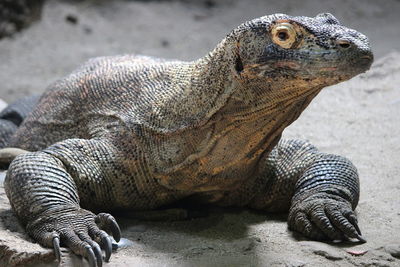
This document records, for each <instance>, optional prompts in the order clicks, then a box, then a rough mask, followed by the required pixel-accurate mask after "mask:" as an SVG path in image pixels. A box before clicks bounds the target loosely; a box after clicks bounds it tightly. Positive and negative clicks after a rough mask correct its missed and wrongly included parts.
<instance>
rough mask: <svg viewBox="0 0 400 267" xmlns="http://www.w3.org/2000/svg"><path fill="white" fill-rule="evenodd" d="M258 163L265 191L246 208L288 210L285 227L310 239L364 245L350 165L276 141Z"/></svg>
mask: <svg viewBox="0 0 400 267" xmlns="http://www.w3.org/2000/svg"><path fill="white" fill-rule="evenodd" d="M260 164H261V166H260V172H261V175H260V178H259V179H262V180H263V181H264V182H263V183H262V182H259V183H260V184H262V185H263V187H264V189H263V190H262V191H260V192H259V193H258V195H256V196H255V197H254V198H253V199H252V201H251V203H250V204H249V205H250V206H251V207H253V208H257V209H265V210H270V211H278V210H284V209H287V208H289V206H290V209H289V219H288V224H289V228H290V229H292V230H295V231H298V232H301V233H303V234H304V235H305V236H307V237H310V238H312V239H317V240H324V239H325V240H326V239H331V240H343V239H346V238H356V239H358V240H360V241H363V242H365V240H364V239H363V238H362V237H361V232H360V229H359V227H358V225H357V218H356V215H355V213H354V209H355V208H356V206H357V203H358V198H359V180H358V174H357V170H356V168H355V167H354V166H353V164H352V163H351V162H350V161H349V160H347V159H345V158H343V157H341V156H337V155H331V154H325V153H321V152H319V151H318V150H317V149H316V148H315V147H314V146H312V145H310V144H309V143H307V142H303V141H298V140H281V141H280V142H279V143H278V145H277V146H276V147H275V148H274V149H273V150H272V152H271V153H270V154H269V155H268V157H267V158H266V159H265V160H263V161H260Z"/></svg>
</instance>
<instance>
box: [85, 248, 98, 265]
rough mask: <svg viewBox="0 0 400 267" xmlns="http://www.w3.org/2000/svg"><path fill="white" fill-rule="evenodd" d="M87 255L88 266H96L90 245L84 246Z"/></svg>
mask: <svg viewBox="0 0 400 267" xmlns="http://www.w3.org/2000/svg"><path fill="white" fill-rule="evenodd" d="M86 252H87V257H88V260H89V266H90V267H96V256H95V255H94V252H93V249H92V247H91V246H89V245H88V246H87V247H86Z"/></svg>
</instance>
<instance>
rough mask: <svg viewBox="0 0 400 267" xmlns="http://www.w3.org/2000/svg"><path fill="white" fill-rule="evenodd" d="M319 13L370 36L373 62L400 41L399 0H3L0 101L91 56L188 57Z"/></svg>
mask: <svg viewBox="0 0 400 267" xmlns="http://www.w3.org/2000/svg"><path fill="white" fill-rule="evenodd" d="M321 12H330V13H332V14H333V15H334V16H336V17H337V18H338V19H339V20H340V21H341V23H342V24H344V25H346V26H348V27H351V28H354V29H356V30H358V31H361V32H363V33H365V34H366V35H367V36H369V37H370V40H371V43H372V48H373V50H374V52H375V55H376V56H377V57H381V56H383V55H385V54H387V53H389V52H390V51H392V50H394V49H396V48H398V46H399V44H400V1H398V0H383V1H376V0H363V1H357V0H353V1H351V0H331V1H318V0H305V1H297V0H281V1H276V0H275V1H272V0H248V1H246V0H241V1H240V0H198V1H196V0H175V1H172V0H171V1H162V0H159V1H145V0H142V1H133V0H131V1H128V0H125V1H124V0H120V1H118V0H114V1H106V0H86V1H77V0H76V1H65V0H64V1H61V0H59V1H57V0H48V1H44V0H0V38H2V39H0V82H1V83H0V98H2V99H4V100H5V101H7V102H9V101H13V100H15V99H17V98H18V97H21V96H23V95H27V94H30V93H31V92H42V91H44V90H45V88H46V87H47V86H48V85H49V84H50V83H51V82H52V81H54V80H55V79H57V78H59V77H62V76H63V75H66V74H68V73H69V72H70V71H72V70H73V69H74V68H76V67H77V66H78V65H80V64H82V63H83V62H84V61H86V60H87V59H88V58H91V57H96V56H105V55H116V54H126V53H137V54H144V55H150V56H156V57H165V58H176V59H182V60H192V59H196V58H198V57H201V56H203V55H204V54H206V53H207V52H208V51H209V50H211V49H212V48H213V47H214V46H215V45H216V44H217V43H218V42H219V41H220V40H221V39H222V38H224V36H225V35H226V34H227V33H228V32H229V31H231V30H232V29H233V28H234V27H236V26H237V25H238V24H240V23H242V22H244V21H246V20H250V19H252V18H255V17H259V16H263V15H266V14H272V13H287V14H290V15H304V16H315V15H317V14H318V13H321ZM20 30H22V31H20Z"/></svg>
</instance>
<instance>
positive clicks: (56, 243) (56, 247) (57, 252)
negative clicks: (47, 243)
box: [52, 235, 61, 262]
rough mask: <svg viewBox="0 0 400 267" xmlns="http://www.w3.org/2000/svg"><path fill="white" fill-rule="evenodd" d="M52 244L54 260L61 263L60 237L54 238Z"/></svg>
mask: <svg viewBox="0 0 400 267" xmlns="http://www.w3.org/2000/svg"><path fill="white" fill-rule="evenodd" d="M52 242H53V248H54V254H55V256H56V259H57V261H58V262H61V249H60V237H59V236H58V235H57V236H54V237H53V241H52Z"/></svg>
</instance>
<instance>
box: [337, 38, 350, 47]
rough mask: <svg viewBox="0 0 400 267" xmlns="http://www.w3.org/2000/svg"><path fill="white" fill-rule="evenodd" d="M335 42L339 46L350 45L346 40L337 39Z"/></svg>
mask: <svg viewBox="0 0 400 267" xmlns="http://www.w3.org/2000/svg"><path fill="white" fill-rule="evenodd" d="M336 43H337V44H338V45H339V46H340V47H341V48H345V49H346V48H349V47H350V45H351V44H350V42H349V41H347V40H337V41H336Z"/></svg>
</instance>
